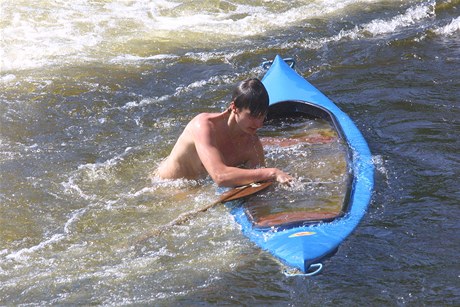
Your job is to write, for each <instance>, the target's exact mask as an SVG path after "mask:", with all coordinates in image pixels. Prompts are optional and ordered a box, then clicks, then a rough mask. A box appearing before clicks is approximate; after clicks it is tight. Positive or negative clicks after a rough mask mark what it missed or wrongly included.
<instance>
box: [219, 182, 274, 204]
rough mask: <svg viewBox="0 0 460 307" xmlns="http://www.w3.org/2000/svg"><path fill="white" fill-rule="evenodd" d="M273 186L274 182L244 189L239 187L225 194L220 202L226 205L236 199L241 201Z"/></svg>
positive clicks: (254, 184) (261, 183)
mask: <svg viewBox="0 0 460 307" xmlns="http://www.w3.org/2000/svg"><path fill="white" fill-rule="evenodd" d="M272 184H273V182H272V181H267V182H259V183H252V184H248V185H245V186H242V187H237V188H234V189H231V190H229V191H227V192H225V193H223V194H222V195H221V196H220V198H219V200H218V202H221V203H225V202H228V201H232V200H235V199H240V198H243V197H246V196H249V195H254V194H256V193H257V192H260V191H262V190H264V189H266V188H268V187H269V186H271V185H272Z"/></svg>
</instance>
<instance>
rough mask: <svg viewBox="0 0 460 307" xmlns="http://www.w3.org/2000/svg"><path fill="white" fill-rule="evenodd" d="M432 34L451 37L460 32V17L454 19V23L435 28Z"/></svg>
mask: <svg viewBox="0 0 460 307" xmlns="http://www.w3.org/2000/svg"><path fill="white" fill-rule="evenodd" d="M432 32H433V33H435V34H438V35H440V36H450V35H453V34H454V33H456V32H460V17H457V18H454V19H452V21H451V22H450V23H449V24H447V25H445V26H440V27H436V28H434V29H433V30H432Z"/></svg>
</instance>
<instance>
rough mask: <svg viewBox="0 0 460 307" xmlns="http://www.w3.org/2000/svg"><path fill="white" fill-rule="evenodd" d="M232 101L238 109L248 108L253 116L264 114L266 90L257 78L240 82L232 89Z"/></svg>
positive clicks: (266, 97) (266, 109) (266, 105)
mask: <svg viewBox="0 0 460 307" xmlns="http://www.w3.org/2000/svg"><path fill="white" fill-rule="evenodd" d="M232 101H233V103H234V104H235V106H236V107H237V108H238V109H240V110H241V109H245V108H249V111H250V113H251V116H254V117H259V116H261V115H265V114H266V113H267V111H268V92H267V90H266V89H265V86H264V85H263V83H262V82H261V81H260V80H259V79H257V78H251V79H247V80H244V81H242V82H240V83H239V84H238V85H237V86H236V87H235V89H234V90H233V95H232Z"/></svg>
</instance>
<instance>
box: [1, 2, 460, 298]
mask: <svg viewBox="0 0 460 307" xmlns="http://www.w3.org/2000/svg"><path fill="white" fill-rule="evenodd" d="M0 10H1V13H0V14H1V19H0V39H1V47H0V61H1V62H0V63H1V64H0V65H1V72H0V303H1V304H6V305H17V304H37V305H51V304H58V305H59V304H60V305H63V304H79V305H81V304H103V305H104V304H105V305H122V304H139V305H142V304H146V305H155V304H157V305H198V304H205V305H206V304H218V303H221V304H236V305H238V304H239V305H241V304H259V305H293V306H304V305H306V304H307V305H321V306H323V305H344V306H345V305H346V306H349V305H436V306H438V305H455V304H458V302H459V300H460V290H459V287H458V284H459V279H460V277H459V273H458V272H459V267H458V264H457V262H458V261H456V259H457V258H458V252H459V247H458V246H459V244H458V233H459V226H458V218H459V217H460V212H459V207H458V204H459V201H460V194H459V190H460V186H459V184H458V177H459V175H460V167H459V163H460V160H459V158H458V152H460V142H459V137H458V135H459V131H460V129H459V128H460V125H459V121H458V118H459V117H460V111H459V104H458V97H459V94H460V93H459V88H460V82H459V80H460V65H459V62H460V60H459V59H460V17H459V15H460V14H459V10H460V3H459V2H458V1H454V0H451V1H447V0H446V1H415V0H414V1H378V0H375V1H359V0H349V1H339V2H337V1H326V0H321V1H262V2H260V1H174V2H173V1H147V0H145V1H86V0H78V1H27V0H24V1H17V0H14V1H13V0H11V1H10V0H2V1H1V2H0ZM276 54H281V55H282V56H285V57H288V56H289V57H294V58H295V59H296V60H297V70H298V71H299V73H300V74H302V75H303V76H305V77H307V78H308V79H309V80H310V81H311V82H312V83H313V84H314V85H315V86H317V87H318V88H319V89H320V90H321V91H322V92H324V93H325V94H326V95H328V96H329V97H330V98H331V99H332V100H333V101H335V102H336V103H337V104H338V106H339V107H340V108H342V109H343V110H344V111H345V112H346V113H348V114H349V115H350V117H351V118H352V119H353V120H354V121H355V122H356V124H357V126H358V127H359V128H360V130H361V131H362V132H363V134H364V136H365V138H366V139H367V140H368V142H369V145H370V147H371V151H372V153H373V157H374V161H375V166H376V168H377V173H376V178H375V179H376V187H375V193H374V197H373V200H372V203H371V206H370V209H369V212H368V214H367V215H366V217H365V218H364V220H363V221H362V223H361V224H360V225H359V227H358V228H357V230H356V231H355V232H354V233H353V234H352V236H351V237H350V238H349V239H348V240H347V241H346V242H345V243H344V244H343V245H342V246H341V247H340V249H339V250H338V252H337V254H336V255H335V256H334V257H332V258H331V259H330V260H328V261H326V262H325V270H324V272H323V274H321V275H319V276H317V277H314V278H303V277H296V278H287V277H285V276H284V275H283V274H282V269H281V265H280V264H279V263H278V261H276V260H275V259H274V258H273V257H272V256H270V255H269V254H268V253H266V252H264V251H261V250H259V249H258V248H257V247H256V246H255V245H254V244H252V243H251V242H250V241H249V240H248V239H246V238H245V237H244V236H243V235H242V234H241V231H240V229H239V226H238V225H237V224H236V223H235V221H234V220H233V218H232V217H231V215H230V214H229V210H228V208H226V207H225V206H216V207H215V208H213V209H211V210H209V211H208V212H206V213H203V214H200V215H198V216H196V217H195V218H193V219H191V220H190V221H189V222H187V223H186V224H184V225H180V226H176V227H173V228H172V229H171V231H170V232H167V233H164V234H163V235H162V236H159V237H155V236H153V237H150V238H149V239H148V240H144V241H140V242H139V238H142V237H143V236H145V235H146V234H148V233H149V232H150V231H151V230H152V229H154V228H155V227H157V226H158V225H163V224H165V223H167V222H169V221H170V220H172V219H174V218H175V217H177V216H178V215H179V214H180V213H182V212H188V211H190V210H194V209H197V208H200V207H202V206H204V205H206V204H209V202H210V201H213V200H215V199H216V198H217V197H218V195H217V194H216V193H217V192H216V189H215V186H214V185H213V184H212V183H211V182H210V181H209V180H204V181H202V182H190V181H175V182H161V181H156V180H152V178H151V174H152V171H153V170H154V169H155V168H156V166H157V165H158V163H159V162H160V161H161V159H163V158H164V157H166V156H167V154H168V153H169V151H170V150H171V148H172V146H173V144H174V142H175V140H176V138H177V136H178V135H179V133H180V132H181V131H182V129H183V128H184V126H185V124H186V123H187V122H188V121H189V120H190V119H191V118H192V117H193V116H195V115H196V114H197V113H199V112H202V111H207V112H214V111H221V110H224V109H225V108H226V106H227V105H228V102H229V99H230V92H231V90H232V88H233V86H234V84H235V83H236V82H237V81H239V80H242V79H244V78H247V77H254V76H258V77H261V76H262V75H263V70H262V69H261V68H260V66H259V64H260V63H261V62H262V61H263V59H264V58H268V59H271V58H273V57H274V56H275V55H276ZM279 150H280V149H275V148H267V162H268V163H269V164H277V163H279V165H280V167H286V168H290V167H291V171H292V172H293V173H296V172H298V170H297V169H295V170H294V168H292V165H288V164H283V163H284V161H283V160H282V159H279V157H277V155H278V153H279ZM284 150H288V153H289V154H292V155H293V157H297V156H299V155H302V154H303V153H304V152H305V148H298V149H296V147H289V148H287V149H284ZM311 157H312V156H311V155H309V156H308V157H307V158H309V159H306V163H312V164H311V165H314V164H313V163H315V162H314V159H310V158H311ZM318 162H321V161H318ZM329 166H330V164H328V165H326V166H325V170H328V169H329V168H328V167H329ZM326 173H328V172H327V171H326ZM297 175H299V177H302V176H303V177H304V178H309V177H306V174H297ZM327 175H328V176H329V175H330V173H329V174H327ZM310 179H311V178H310ZM313 181H314V180H312V182H313ZM300 182H301V183H303V185H302V186H301V187H302V188H306V189H307V188H309V186H308V185H306V184H305V183H307V182H310V180H304V181H300ZM278 189H280V187H278ZM281 192H283V193H285V192H289V191H286V190H285V189H283V190H282V191H281ZM294 192H295V191H294ZM315 192H318V190H316V189H313V190H312V193H315ZM284 195H286V194H284Z"/></svg>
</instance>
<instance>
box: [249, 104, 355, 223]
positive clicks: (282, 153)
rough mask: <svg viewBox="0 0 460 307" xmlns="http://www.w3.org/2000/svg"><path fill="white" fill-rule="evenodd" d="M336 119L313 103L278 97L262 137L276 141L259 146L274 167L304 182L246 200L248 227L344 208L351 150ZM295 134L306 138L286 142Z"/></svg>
mask: <svg viewBox="0 0 460 307" xmlns="http://www.w3.org/2000/svg"><path fill="white" fill-rule="evenodd" d="M337 123H338V121H337V120H336V119H335V118H334V116H333V115H332V114H331V113H330V112H329V111H327V110H326V109H324V108H322V107H320V106H317V105H314V104H312V103H308V102H304V101H283V102H279V103H276V104H272V105H271V106H270V108H269V112H268V114H267V122H266V124H265V126H266V127H267V128H264V130H263V131H261V137H262V140H264V137H265V136H267V135H268V136H269V137H271V138H272V139H275V138H278V139H280V140H281V141H279V142H278V143H276V142H275V143H273V141H272V143H271V144H272V145H269V146H264V147H265V148H266V151H267V150H268V159H269V158H270V156H275V157H274V160H276V161H279V162H277V163H278V165H276V166H277V167H280V168H282V169H285V170H287V171H288V172H289V173H291V174H293V175H295V176H296V177H298V178H300V179H301V181H302V180H303V183H302V184H301V185H300V187H299V186H296V187H293V188H292V189H281V191H280V189H279V188H271V190H270V191H268V192H267V193H263V194H261V195H258V196H256V197H254V198H252V199H250V201H248V202H246V204H245V212H246V215H247V216H248V217H249V219H250V221H251V223H252V224H253V227H256V228H260V229H263V228H273V227H276V228H278V229H283V228H292V227H298V226H302V225H309V224H314V223H321V222H326V221H327V222H329V221H332V220H334V219H337V218H339V217H342V216H343V215H344V214H346V212H347V211H348V209H349V208H348V204H349V198H350V193H351V188H352V187H351V182H352V178H353V176H352V175H353V174H352V173H351V170H350V169H351V168H350V167H349V161H350V154H351V152H350V150H349V148H348V147H347V146H346V144H347V143H346V140H345V139H344V137H343V133H342V130H341V127H340V126H339V125H338V124H337ZM286 131H287V132H286ZM312 131H313V132H312ZM299 139H302V140H306V141H305V142H300V143H295V144H294V145H292V146H291V143H292V142H291V143H289V142H290V141H292V140H294V141H297V140H299ZM286 142H288V143H287V146H284V143H286ZM283 146H284V147H283ZM267 148H268V149H267ZM280 157H283V158H281V159H280ZM280 163H281V164H280ZM283 163H284V164H283Z"/></svg>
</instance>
